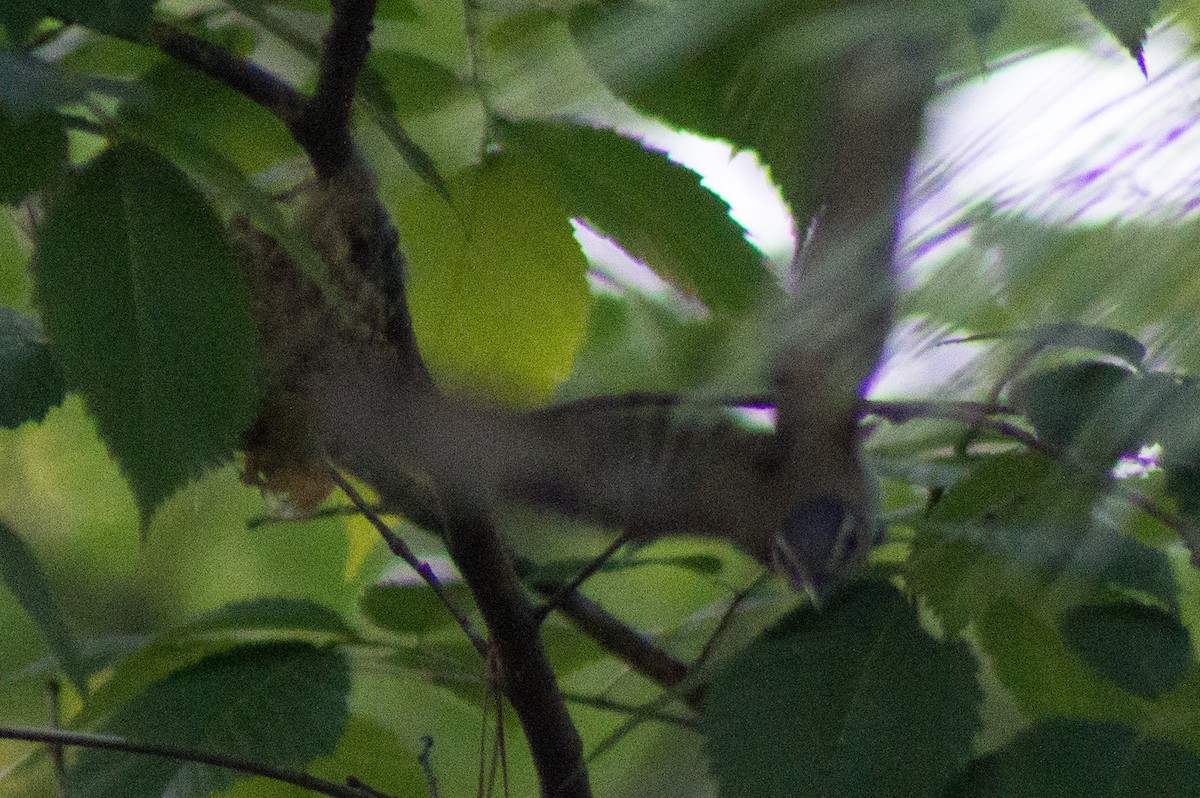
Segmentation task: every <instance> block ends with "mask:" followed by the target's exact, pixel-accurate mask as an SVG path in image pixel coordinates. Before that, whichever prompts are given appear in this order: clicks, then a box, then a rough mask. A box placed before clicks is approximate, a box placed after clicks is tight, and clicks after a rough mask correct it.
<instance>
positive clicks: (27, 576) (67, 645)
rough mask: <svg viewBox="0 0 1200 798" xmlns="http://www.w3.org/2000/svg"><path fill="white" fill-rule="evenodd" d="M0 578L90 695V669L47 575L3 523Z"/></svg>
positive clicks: (76, 682) (67, 670)
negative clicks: (73, 636)
mask: <svg viewBox="0 0 1200 798" xmlns="http://www.w3.org/2000/svg"><path fill="white" fill-rule="evenodd" d="M0 577H3V579H4V584H5V585H6V586H7V587H8V589H9V590H10V591H12V594H13V596H15V597H16V599H17V602H18V603H19V604H20V605H21V608H22V609H24V610H25V612H27V613H29V617H30V618H32V619H33V622H34V623H35V624H37V627H38V630H39V631H41V633H42V637H44V638H46V644H47V645H49V646H50V651H51V652H52V653H53V654H54V657H55V659H57V660H58V664H59V665H60V666H61V667H62V669H63V672H64V673H66V674H67V678H69V679H70V680H71V682H72V683H73V684H74V685H75V687H76V689H77V690H79V692H80V693H81V694H85V693H87V677H88V669H87V667H86V666H85V665H84V662H83V658H82V657H81V656H80V655H79V650H78V649H77V648H76V646H75V641H74V639H73V638H72V637H71V632H70V630H68V629H67V624H66V622H65V621H64V620H63V615H62V610H61V609H59V606H58V602H57V601H56V600H55V598H54V593H53V592H52V591H51V590H50V585H49V583H48V582H47V581H46V575H45V574H44V573H43V572H42V567H41V566H40V565H38V561H37V560H36V559H35V558H34V556H33V552H31V551H30V550H29V547H28V546H26V545H25V541H23V540H21V538H20V537H19V536H18V535H17V534H16V533H15V532H13V531H12V530H11V529H9V528H8V526H7V525H6V524H4V523H3V522H0Z"/></svg>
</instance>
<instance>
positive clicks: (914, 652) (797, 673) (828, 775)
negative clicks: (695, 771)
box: [702, 582, 980, 798]
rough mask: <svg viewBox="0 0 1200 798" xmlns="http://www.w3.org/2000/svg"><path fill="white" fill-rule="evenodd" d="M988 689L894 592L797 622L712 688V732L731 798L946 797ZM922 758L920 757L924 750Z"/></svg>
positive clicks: (968, 662)
mask: <svg viewBox="0 0 1200 798" xmlns="http://www.w3.org/2000/svg"><path fill="white" fill-rule="evenodd" d="M979 701H980V693H979V688H978V686H977V685H976V682H975V665H974V662H973V660H972V659H971V657H970V655H969V654H968V653H967V651H966V650H965V648H963V647H962V646H960V645H955V644H950V643H942V642H938V641H936V640H934V639H933V638H932V637H930V636H929V635H928V634H927V633H926V632H925V631H924V630H923V629H922V628H921V625H920V623H919V622H918V620H917V614H916V610H915V609H914V608H913V607H912V606H911V605H909V604H908V603H907V602H906V601H905V600H904V598H903V597H902V596H901V595H900V594H899V592H897V591H896V590H895V588H893V587H891V586H890V585H886V584H882V583H875V582H871V583H863V584H861V585H859V586H858V587H856V588H852V589H849V590H847V591H844V592H842V593H840V594H838V595H837V596H836V597H835V598H834V599H832V600H831V601H830V603H829V604H828V606H827V607H826V609H824V610H822V611H816V610H814V609H812V608H811V607H804V608H801V609H800V610H797V611H796V612H794V613H792V614H791V615H789V616H788V617H787V618H785V619H784V620H783V621H781V622H780V623H778V624H777V625H776V626H774V627H773V628H772V629H770V630H769V631H768V632H767V633H766V634H764V635H763V636H762V637H761V638H759V639H758V640H757V641H755V642H754V643H752V644H751V645H750V646H748V647H747V648H746V649H745V650H744V651H742V652H741V653H740V654H739V655H738V656H737V657H735V658H734V659H733V661H731V662H730V663H729V664H728V665H727V666H726V667H725V668H724V669H723V670H722V671H721V672H720V673H719V674H718V675H717V677H716V679H715V680H714V681H713V683H712V685H711V686H710V687H709V692H708V696H707V699H706V704H705V714H704V719H703V725H702V728H703V730H704V732H705V734H706V736H707V737H708V742H707V748H708V752H709V756H710V757H711V761H712V768H713V770H714V772H715V774H716V777H717V780H718V782H719V784H720V789H721V795H722V796H723V798H736V797H737V796H747V798H749V797H750V796H753V797H754V798H776V796H780V797H781V798H782V797H783V796H786V797H787V798H793V796H797V795H837V796H842V798H852V797H853V796H872V797H874V796H880V795H904V796H938V795H941V790H942V789H943V787H944V786H945V784H946V782H947V781H948V780H949V779H950V777H951V775H952V774H953V773H954V772H955V771H956V770H957V769H958V768H959V767H961V765H962V764H963V763H964V762H965V761H966V759H967V757H968V756H969V755H970V751H971V740H972V737H973V735H974V733H975V730H976V728H977V727H978V723H979V718H978V705H979ZM915 741H919V744H920V749H919V750H920V753H919V754H918V755H914V747H913V746H914V742H915Z"/></svg>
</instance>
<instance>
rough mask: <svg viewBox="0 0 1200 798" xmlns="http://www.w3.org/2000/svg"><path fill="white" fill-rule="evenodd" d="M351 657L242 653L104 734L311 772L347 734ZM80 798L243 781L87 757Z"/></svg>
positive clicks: (218, 658) (119, 757)
mask: <svg viewBox="0 0 1200 798" xmlns="http://www.w3.org/2000/svg"><path fill="white" fill-rule="evenodd" d="M349 691H350V674H349V670H348V666H347V663H346V659H345V657H344V656H343V655H342V654H341V653H339V652H336V651H333V650H331V649H328V648H316V647H314V646H311V645H308V644H304V643H267V644H263V645H250V646H243V647H241V648H236V649H233V650H231V651H226V652H223V653H221V654H217V655H214V656H211V657H208V658H207V659H204V660H201V661H200V662H198V663H196V664H195V665H192V666H190V667H188V668H185V669H183V670H180V671H176V672H175V673H172V674H171V675H170V676H168V677H166V678H165V679H163V680H162V681H160V682H157V683H155V684H153V685H151V686H150V687H149V688H148V689H146V691H145V692H143V693H141V694H140V695H138V696H137V697H136V698H134V699H133V700H132V701H130V702H129V703H128V704H125V705H124V706H122V707H121V708H120V709H119V710H117V712H116V713H115V714H114V715H113V716H112V718H111V719H109V721H108V722H107V723H105V724H104V726H103V728H102V731H103V732H104V733H105V734H113V735H118V736H121V737H125V738H128V739H130V740H137V741H143V742H154V743H158V744H162V745H172V746H180V747H186V748H193V749H198V750H201V751H211V752H216V753H223V754H228V755H231V756H236V757H241V758H244V759H249V760H257V761H262V762H270V763H271V764H272V765H275V766H276V767H282V768H289V769H303V768H304V766H305V765H306V764H307V763H308V762H309V761H311V760H312V759H314V758H316V757H318V756H322V755H326V754H331V753H333V751H334V749H335V746H336V745H337V741H338V739H339V738H340V737H341V736H342V733H343V732H344V731H345V728H346V718H347V714H348V712H347V707H346V697H347V694H348V693H349ZM67 776H68V783H69V785H70V794H71V795H73V796H78V797H79V798H91V797H92V796H95V798H101V797H103V798H143V797H144V796H150V795H155V796H157V795H164V794H175V792H174V791H176V790H186V793H183V794H188V795H206V794H208V793H209V792H211V791H213V790H215V789H223V788H225V787H228V786H229V785H230V784H231V783H232V782H233V780H234V779H235V778H237V776H236V775H235V774H233V773H231V772H229V771H224V770H220V769H216V768H211V767H207V766H203V765H197V764H194V763H184V762H177V761H172V760H164V759H156V758H151V757H135V756H129V755H128V754H126V753H122V752H119V751H100V750H95V749H85V750H84V751H81V752H80V754H79V757H78V759H77V760H76V762H75V765H74V766H73V767H71V768H70V769H69V770H68V771H67Z"/></svg>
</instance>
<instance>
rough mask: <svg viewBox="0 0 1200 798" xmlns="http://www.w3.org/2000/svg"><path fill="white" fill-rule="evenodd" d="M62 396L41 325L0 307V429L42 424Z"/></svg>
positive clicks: (56, 366)
mask: <svg viewBox="0 0 1200 798" xmlns="http://www.w3.org/2000/svg"><path fill="white" fill-rule="evenodd" d="M65 396H66V381H65V379H64V377H63V372H62V366H60V365H59V363H58V361H57V360H56V359H55V358H54V355H53V353H51V352H50V347H49V346H47V344H46V337H45V334H44V333H43V332H42V325H41V324H39V323H37V322H36V321H34V320H33V319H31V318H29V317H28V316H25V315H23V314H21V313H18V312H17V311H15V310H13V309H12V308H7V307H0V427H5V428H8V429H13V428H14V427H19V426H20V425H21V424H24V423H25V422H26V421H41V420H42V419H44V418H45V417H46V413H48V412H49V411H50V408H52V407H56V406H57V405H60V404H62V401H63V399H64V398H65Z"/></svg>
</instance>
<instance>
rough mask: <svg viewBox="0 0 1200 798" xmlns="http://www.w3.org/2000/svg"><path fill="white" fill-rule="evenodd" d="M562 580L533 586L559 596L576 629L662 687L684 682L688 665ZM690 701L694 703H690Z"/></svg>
mask: <svg viewBox="0 0 1200 798" xmlns="http://www.w3.org/2000/svg"><path fill="white" fill-rule="evenodd" d="M563 587H565V585H563V584H562V583H559V582H553V581H543V582H537V583H535V584H534V585H533V589H534V590H536V591H537V592H539V593H541V594H542V595H544V596H556V597H559V598H558V599H557V603H556V604H555V609H557V610H558V611H559V612H561V613H562V614H563V615H564V616H565V617H566V618H567V620H569V621H570V622H571V623H572V624H573V625H574V626H575V628H576V629H578V630H579V631H581V632H583V633H584V634H585V635H587V636H588V637H590V638H592V639H593V640H595V641H596V642H597V643H598V644H599V645H600V647H601V648H603V649H604V650H605V651H607V652H609V653H610V654H612V655H614V656H615V657H617V658H618V659H620V660H621V661H623V662H625V663H626V664H628V665H629V667H631V668H633V670H634V671H635V672H637V673H640V674H641V675H642V676H645V677H646V678H647V679H649V680H650V681H652V682H654V683H655V684H657V685H659V686H660V687H663V688H666V689H670V688H673V687H676V686H677V685H679V684H681V683H682V682H683V680H684V679H686V678H687V675H688V667H687V665H685V664H684V663H682V662H680V661H679V660H677V659H675V658H674V657H672V656H671V655H670V654H668V653H667V652H666V651H663V650H662V649H661V648H659V647H658V646H656V645H655V644H654V643H652V642H650V641H649V640H647V639H646V638H645V637H643V636H642V635H641V634H639V633H638V632H637V631H635V630H634V629H633V628H632V627H630V626H629V625H628V624H626V623H624V622H622V621H620V620H618V619H617V618H615V617H614V616H613V615H611V614H610V613H609V612H608V611H607V610H605V609H604V608H603V607H601V606H600V605H599V604H597V603H595V602H594V601H592V600H591V599H589V598H587V597H585V596H583V595H581V594H579V593H577V592H575V591H570V592H568V593H565V594H564V593H562V588H563ZM689 703H690V702H689Z"/></svg>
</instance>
